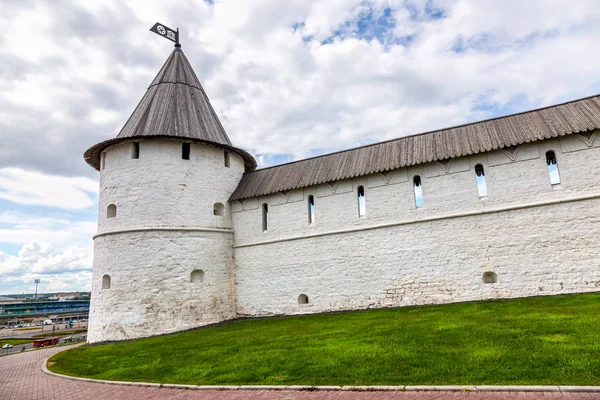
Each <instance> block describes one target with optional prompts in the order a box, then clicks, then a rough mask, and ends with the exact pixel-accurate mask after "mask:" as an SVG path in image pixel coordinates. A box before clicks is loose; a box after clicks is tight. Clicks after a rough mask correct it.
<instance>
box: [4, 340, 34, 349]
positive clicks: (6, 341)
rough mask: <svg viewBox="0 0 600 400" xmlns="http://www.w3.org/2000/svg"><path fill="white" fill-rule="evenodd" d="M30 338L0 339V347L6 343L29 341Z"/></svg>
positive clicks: (15, 343)
mask: <svg viewBox="0 0 600 400" xmlns="http://www.w3.org/2000/svg"><path fill="white" fill-rule="evenodd" d="M31 342H33V340H32V339H0V347H2V346H4V345H5V344H6V343H9V344H12V345H13V346H16V345H18V344H24V343H31Z"/></svg>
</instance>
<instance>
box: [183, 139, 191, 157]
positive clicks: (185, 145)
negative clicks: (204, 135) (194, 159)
mask: <svg viewBox="0 0 600 400" xmlns="http://www.w3.org/2000/svg"><path fill="white" fill-rule="evenodd" d="M190 147H191V145H190V144H189V143H182V144H181V158H182V159H184V160H189V159H190Z"/></svg>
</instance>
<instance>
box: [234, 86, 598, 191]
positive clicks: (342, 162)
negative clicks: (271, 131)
mask: <svg viewBox="0 0 600 400" xmlns="http://www.w3.org/2000/svg"><path fill="white" fill-rule="evenodd" d="M596 129H600V95H596V96H592V97H587V98H584V99H580V100H575V101H571V102H568V103H563V104H559V105H555V106H551V107H545V108H541V109H537V110H533V111H527V112H523V113H519V114H513V115H509V116H505V117H500V118H494V119H490V120H486V121H481V122H475V123H471V124H466V125H461V126H456V127H453V128H448V129H441V130H437V131H432V132H426V133H422V134H418V135H413V136H406V137H402V138H399V139H394V140H389V141H386V142H380V143H375V144H371V145H368V146H363V147H358V148H355V149H351V150H345V151H339V152H336V153H331V154H326V155H323V156H319V157H314V158H309V159H305V160H300V161H296V162H292V163H288V164H283V165H278V166H274V167H270V168H265V169H259V170H255V171H252V172H246V173H245V174H244V176H243V178H242V180H241V181H240V184H239V185H238V187H237V189H236V190H235V192H234V193H233V194H232V195H231V198H230V200H241V199H246V198H249V197H255V196H263V195H267V194H271V193H276V192H282V191H287V190H292V189H298V188H302V187H307V186H313V185H318V184H322V183H326V182H333V181H337V180H340V179H348V178H354V177H358V176H363V175H368V174H373V173H378V172H385V171H390V170H393V169H397V168H402V167H408V166H411V165H417V164H422V163H426V162H431V161H441V160H446V159H449V158H456V157H462V156H467V155H471V154H477V153H483V152H486V151H491V150H496V149H501V148H505V147H511V146H517V145H520V144H523V143H528V142H535V141H538V140H545V139H551V138H556V137H560V136H565V135H569V134H573V133H581V132H586V131H592V130H596Z"/></svg>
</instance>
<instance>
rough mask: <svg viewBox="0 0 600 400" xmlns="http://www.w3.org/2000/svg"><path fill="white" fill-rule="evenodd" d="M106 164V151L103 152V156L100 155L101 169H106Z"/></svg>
mask: <svg viewBox="0 0 600 400" xmlns="http://www.w3.org/2000/svg"><path fill="white" fill-rule="evenodd" d="M105 166H106V153H104V152H103V153H102V156H101V157H100V169H104V167H105Z"/></svg>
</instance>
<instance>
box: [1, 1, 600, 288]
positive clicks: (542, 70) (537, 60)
mask: <svg viewBox="0 0 600 400" xmlns="http://www.w3.org/2000/svg"><path fill="white" fill-rule="evenodd" d="M175 4H176V6H175ZM156 21H160V22H162V23H164V24H166V25H168V26H171V27H177V26H179V28H180V30H181V32H182V33H181V41H182V44H183V50H184V52H185V53H186V55H187V56H188V59H189V60H190V62H191V63H192V66H193V67H194V69H195V71H196V74H197V75H198V77H199V78H200V80H201V82H202V84H203V85H204V88H205V89H206V91H207V93H208V95H209V97H210V99H211V101H212V104H213V106H214V107H215V109H216V110H217V113H218V115H219V117H220V118H221V121H222V123H223V125H224V126H225V128H226V130H227V132H228V134H229V136H230V138H231V139H232V141H233V143H234V144H236V145H237V146H239V147H242V148H244V149H247V150H249V151H250V152H251V153H252V154H254V155H255V156H256V157H257V159H258V161H259V164H260V165H261V166H265V165H272V164H277V163H281V162H285V161H291V160H294V159H298V158H303V157H307V156H312V155H317V154H322V153H325V152H329V151H335V150H339V149H343V148H349V147H355V146H358V145H362V144H367V143H371V142H375V141H380V140H385V139H390V138H395V137H399V136H403V135H407V134H412V133H418V132H422V131H426V130H431V129H435V128H443V127H448V126H452V125H456V124H460V123H465V122H469V121H476V120H480V119H484V118H489V117H494V116H498V115H504V114H509V113H512V112H518V111H524V110H527V109H531V108H536V107H540V106H545V105H551V104H554V103H558V102H562V101H567V100H572V99H576V98H580V97H584V96H589V95H593V94H598V93H600V75H599V74H598V71H600V52H599V51H598V40H599V39H598V38H600V7H598V4H597V2H596V1H594V0H590V1H585V0H578V1H573V0H565V1H562V0H539V1H535V0H529V1H522V0H517V1H510V0H505V1H501V2H499V1H496V0H490V1H484V0H478V1H435V0H434V1H412V0H409V1H403V0H398V1H396V0H373V1H365V0H323V1H321V0H315V1H310V0H256V1H254V0H253V1H239V0H238V1H235V0H234V1H229V0H227V1H217V0H215V1H214V2H213V1H201V0H196V1H191V0H190V1H179V0H178V1H177V2H171V1H169V2H167V1H154V2H151V1H147V0H138V1H135V0H114V1H110V0H103V1H92V0H89V1H84V0H82V1H66V0H65V1H50V0H48V1H34V0H2V1H1V2H0V294H9V293H21V292H31V291H33V289H34V285H33V279H34V278H41V280H42V285H41V286H40V291H42V292H52V291H62V290H86V289H88V290H89V288H90V279H91V269H92V249H93V247H92V240H91V238H92V236H93V234H94V232H95V230H96V218H97V194H98V193H97V192H98V182H97V179H98V175H97V172H96V171H94V170H93V169H92V168H91V167H89V166H88V165H87V164H85V163H84V161H83V158H82V154H83V152H84V151H85V149H86V148H88V147H89V146H91V145H93V144H95V143H97V142H99V141H102V140H105V139H108V138H112V137H114V136H116V134H117V133H118V131H119V129H120V128H121V126H122V125H123V124H124V122H125V121H126V119H127V117H128V116H129V114H130V113H131V112H132V111H133V109H134V107H135V106H136V104H137V102H138V101H139V100H140V99H141V97H142V95H143V94H144V92H145V90H146V88H147V86H148V84H149V83H150V82H151V81H152V78H153V77H154V74H156V72H158V70H159V68H160V67H161V65H162V63H163V62H164V60H165V59H166V58H167V57H168V55H169V53H170V51H171V50H172V44H170V42H168V41H166V40H164V39H161V38H160V37H158V36H156V35H154V34H152V33H150V32H149V31H148V29H149V28H150V27H151V26H152V25H153V24H154V22H156Z"/></svg>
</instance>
